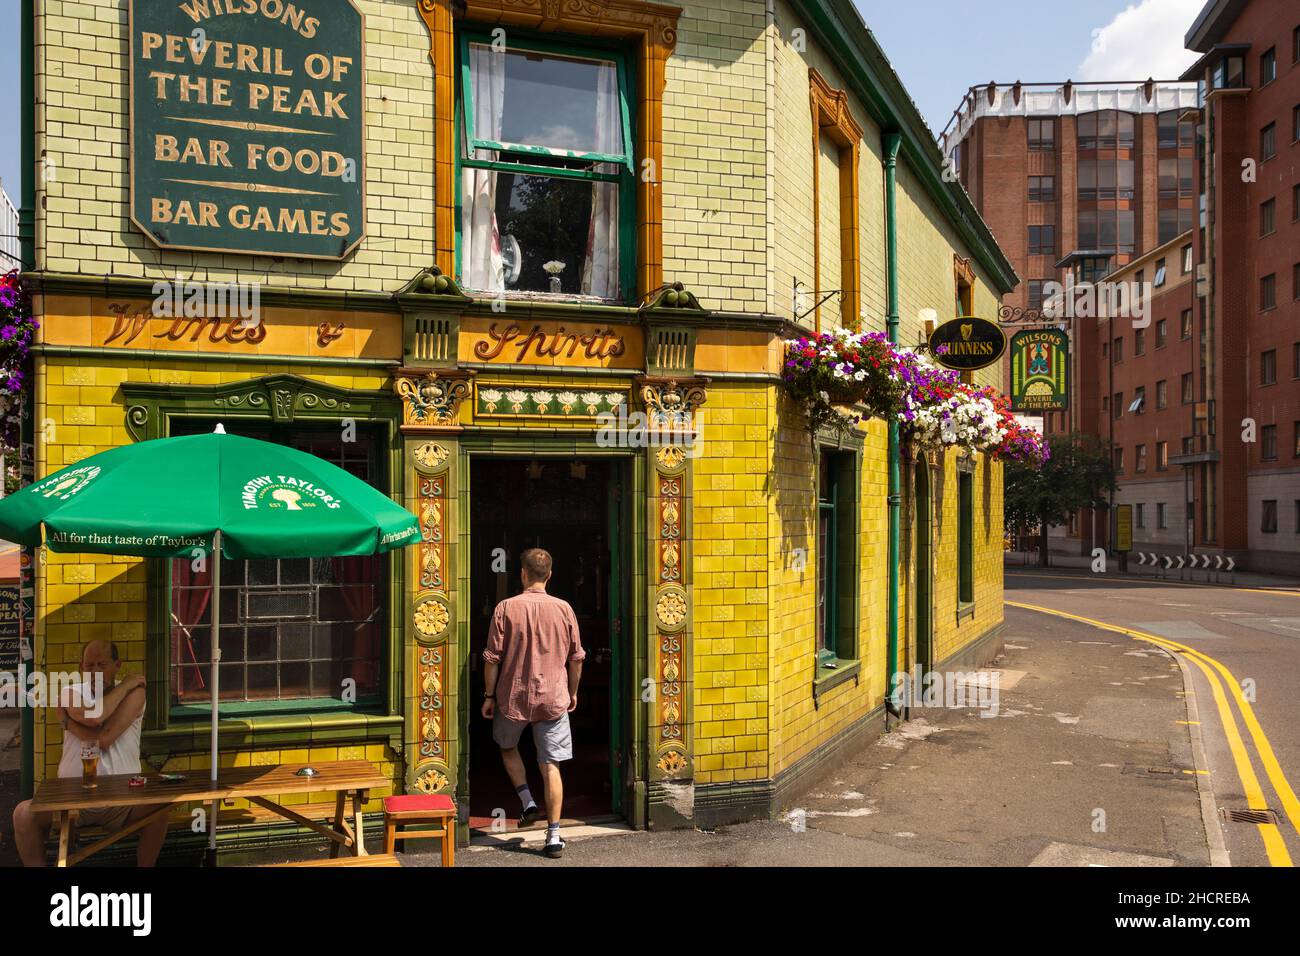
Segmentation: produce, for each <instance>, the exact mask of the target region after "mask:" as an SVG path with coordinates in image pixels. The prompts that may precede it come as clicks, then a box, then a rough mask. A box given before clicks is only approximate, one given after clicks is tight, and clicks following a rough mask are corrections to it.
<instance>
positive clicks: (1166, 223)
mask: <svg viewBox="0 0 1300 956" xmlns="http://www.w3.org/2000/svg"><path fill="white" fill-rule="evenodd" d="M1192 214H1193V211H1192V209H1191V207H1190V206H1189V207H1185V208H1184V207H1180V208H1176V209H1175V208H1168V209H1161V210H1160V211H1159V213H1158V214H1157V226H1156V229H1157V236H1156V239H1157V241H1158V242H1159V244H1160V245H1162V246H1163V245H1164V244H1165V243H1166V242H1173V241H1174V240H1175V239H1177V238H1178V237H1179V236H1181V235H1182V234H1183V233H1185V232H1187V230H1189V229H1191V228H1192ZM1130 251H1131V250H1130Z"/></svg>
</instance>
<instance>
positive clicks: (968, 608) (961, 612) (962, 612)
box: [957, 601, 975, 624]
mask: <svg viewBox="0 0 1300 956" xmlns="http://www.w3.org/2000/svg"><path fill="white" fill-rule="evenodd" d="M974 616H975V602H974V601H971V602H970V603H968V604H963V603H962V602H960V601H958V602H957V623H958V624H960V623H961V622H962V621H964V620H966V618H968V617H974Z"/></svg>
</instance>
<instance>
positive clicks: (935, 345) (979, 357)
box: [930, 315, 1007, 372]
mask: <svg viewBox="0 0 1300 956" xmlns="http://www.w3.org/2000/svg"><path fill="white" fill-rule="evenodd" d="M1006 347H1007V337H1006V336H1005V335H1003V334H1002V329H1000V328H999V327H998V325H997V323H996V322H990V321H989V320H988V319H979V318H976V317H975V316H973V315H968V316H964V317H963V318H960V319H953V320H952V321H950V322H945V323H944V324H943V325H941V326H939V327H938V328H937V329H935V330H934V331H933V332H931V333H930V354H931V355H933V356H934V360H935V361H936V362H938V363H939V364H940V365H942V366H944V367H945V368H951V369H955V370H957V371H959V372H974V371H976V370H978V369H982V368H987V367H988V366H990V365H992V364H993V363H994V362H996V361H997V360H998V359H1000V358H1001V357H1002V353H1003V352H1004V351H1005V350H1006Z"/></svg>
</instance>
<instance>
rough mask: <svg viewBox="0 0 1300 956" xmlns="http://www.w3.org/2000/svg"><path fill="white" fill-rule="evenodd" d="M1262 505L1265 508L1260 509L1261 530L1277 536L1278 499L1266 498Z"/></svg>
mask: <svg viewBox="0 0 1300 956" xmlns="http://www.w3.org/2000/svg"><path fill="white" fill-rule="evenodd" d="M1260 504H1261V505H1263V508H1261V509H1260V511H1261V513H1260V521H1259V530H1260V531H1262V532H1263V533H1264V534H1277V499H1275V498H1266V499H1264V500H1263V501H1262V502H1260Z"/></svg>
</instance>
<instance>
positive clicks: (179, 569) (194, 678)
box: [171, 558, 212, 701]
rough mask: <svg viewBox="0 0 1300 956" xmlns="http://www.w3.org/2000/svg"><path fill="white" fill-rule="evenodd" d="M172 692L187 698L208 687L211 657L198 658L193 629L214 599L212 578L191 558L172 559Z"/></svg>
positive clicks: (176, 695) (181, 699) (179, 696)
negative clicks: (194, 563) (198, 567)
mask: <svg viewBox="0 0 1300 956" xmlns="http://www.w3.org/2000/svg"><path fill="white" fill-rule="evenodd" d="M171 599H172V600H171V604H172V609H171V614H172V655H171V660H172V663H173V665H177V666H174V667H173V669H172V695H173V696H174V697H175V699H176V700H177V701H185V700H186V699H188V698H189V697H190V696H192V695H196V694H198V693H199V692H201V691H203V690H204V688H205V687H206V686H207V684H206V682H205V680H204V674H203V669H204V667H206V666H207V665H208V664H209V663H210V659H209V660H202V661H201V660H199V659H198V657H197V656H195V651H194V635H193V631H194V628H195V626H196V625H198V623H199V621H201V620H202V619H203V614H204V612H205V611H207V609H208V604H209V603H210V601H211V599H212V578H211V576H210V575H209V574H208V572H207V571H195V570H194V569H193V567H192V566H191V564H190V562H189V560H188V559H185V558H178V559H176V560H175V561H173V562H172V593H171Z"/></svg>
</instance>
